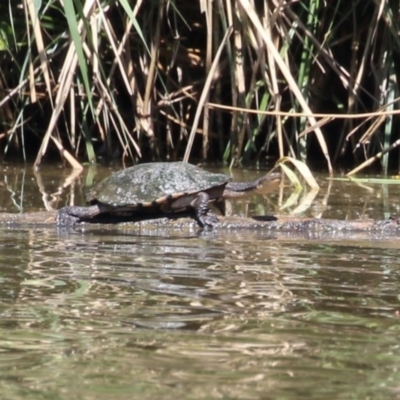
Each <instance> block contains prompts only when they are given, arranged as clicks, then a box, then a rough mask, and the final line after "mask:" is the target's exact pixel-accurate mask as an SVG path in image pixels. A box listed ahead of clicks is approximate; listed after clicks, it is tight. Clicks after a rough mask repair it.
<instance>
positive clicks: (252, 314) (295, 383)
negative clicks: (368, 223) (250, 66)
mask: <svg viewBox="0 0 400 400" xmlns="http://www.w3.org/2000/svg"><path fill="white" fill-rule="evenodd" d="M108 172H109V171H103V170H101V169H97V170H96V171H95V173H93V172H91V174H92V176H90V175H88V174H87V173H86V172H85V173H84V174H82V175H81V176H79V177H78V178H77V180H75V181H71V182H72V183H71V184H69V183H67V184H66V183H65V182H69V181H68V171H62V173H61V174H60V171H57V170H56V169H55V168H52V169H50V168H49V169H46V170H45V171H42V172H41V173H40V174H39V175H37V174H36V175H33V174H32V172H31V169H29V168H28V169H26V170H22V169H20V168H17V167H12V166H9V167H3V170H2V171H0V176H1V177H2V184H1V185H0V206H1V207H2V211H7V212H22V211H23V212H27V211H34V210H44V209H46V208H48V209H49V208H51V207H53V208H57V207H61V206H62V205H65V204H71V203H80V202H82V201H83V198H82V195H81V191H82V189H83V187H84V186H85V185H86V184H87V183H90V181H93V180H94V181H96V180H97V179H98V177H99V176H102V175H105V174H107V173H108ZM237 174H238V176H239V179H242V175H241V174H243V175H244V176H243V178H245V179H250V178H251V177H253V175H257V172H254V171H245V172H242V173H241V174H240V173H239V172H238V173H237ZM66 179H67V181H66ZM318 182H319V183H320V184H321V191H320V192H319V193H318V195H317V196H316V197H315V198H314V200H313V202H312V204H311V205H310V206H309V207H305V206H302V207H303V208H304V211H303V215H309V216H310V215H311V216H323V217H325V218H326V217H328V218H364V217H365V218H366V217H373V218H379V219H383V218H386V217H387V216H388V215H389V214H392V213H396V212H397V211H398V205H397V203H396V201H395V199H398V198H399V189H398V187H397V186H395V185H390V186H383V185H377V184H370V185H362V186H357V185H356V184H354V183H344V182H336V181H334V182H332V181H329V180H327V179H326V177H323V176H320V177H319V179H318ZM306 195H307V193H301V194H299V195H298V197H297V199H296V200H294V201H293V202H292V200H291V198H293V189H292V188H290V187H285V188H284V189H283V190H282V191H277V192H276V193H274V194H271V195H268V197H265V198H264V197H262V196H261V198H257V199H256V198H251V199H247V200H245V201H242V202H240V203H238V204H236V208H235V210H234V212H235V213H239V214H247V213H248V214H251V215H252V214H263V213H276V212H278V209H279V208H281V210H280V211H279V212H280V213H292V212H294V211H295V210H296V209H298V208H299V207H300V205H301V201H302V199H304V198H305V197H306ZM398 249H399V239H398V238H387V237H376V236H374V237H368V235H367V236H366V237H363V238H360V237H351V236H348V237H346V238H318V237H316V238H312V239H310V238H309V237H301V236H299V235H292V236H291V235H284V234H277V233H270V232H262V231H253V232H252V231H227V232H220V231H219V232H213V231H208V232H201V231H198V230H193V229H182V230H170V231H168V230H160V231H151V232H150V231H138V230H135V229H129V228H128V227H126V228H124V227H111V228H110V227H108V228H104V229H101V228H100V229H99V228H93V227H88V228H85V229H77V230H71V231H68V232H66V231H57V229H55V228H53V227H52V228H47V229H44V228H35V227H19V228H17V227H14V228H9V227H0V255H1V256H0V282H1V284H0V352H1V357H0V385H1V388H2V396H3V397H2V398H7V399H18V398H24V399H54V398H57V399H70V398H79V399H115V398H118V399H131V398H141V399H176V398H184V399H212V398H215V399H221V398H224V399H323V398H327V399H332V398H335V399H367V398H370V399H387V398H400V383H399V382H400V373H399V368H398V366H399V365H400V346H399V335H400V321H399V318H400V307H399V282H400V272H399V271H400V262H399V257H398Z"/></svg>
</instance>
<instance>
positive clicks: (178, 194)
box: [57, 162, 280, 227]
mask: <svg viewBox="0 0 400 400" xmlns="http://www.w3.org/2000/svg"><path fill="white" fill-rule="evenodd" d="M279 180H280V174H278V173H274V174H269V175H265V176H263V177H261V178H259V179H257V180H255V181H254V182H229V181H230V177H228V176H226V175H223V174H215V173H212V172H207V171H204V170H203V169H201V168H199V167H196V166H195V165H192V164H189V163H184V162H169V163H164V162H156V163H144V164H139V165H135V166H133V167H130V168H127V169H123V170H121V171H118V172H115V173H114V174H112V175H110V176H109V177H107V178H106V179H104V180H103V181H101V182H100V183H99V184H97V185H96V186H94V187H93V188H92V189H90V190H89V191H88V192H87V195H86V201H87V202H88V203H89V204H91V205H90V206H89V207H75V206H74V207H64V208H62V209H61V210H60V211H59V213H58V218H57V222H58V224H59V225H73V224H74V223H75V222H80V221H85V220H92V219H93V218H96V217H98V216H99V215H100V216H102V217H104V216H106V217H108V218H109V217H111V218H114V219H115V218H118V219H119V220H120V222H121V221H126V220H128V219H132V217H133V218H134V219H139V220H140V219H145V218H149V217H150V218H154V217H158V216H165V214H176V213H182V212H185V213H186V214H187V211H189V212H191V213H192V214H193V217H194V218H195V219H196V221H197V222H198V223H199V225H200V226H201V227H205V226H209V227H212V226H214V225H216V224H217V223H218V218H217V217H216V216H215V215H214V214H213V213H212V212H211V210H210V207H209V203H214V204H215V206H216V207H217V208H218V209H219V210H220V211H221V213H222V214H223V215H225V199H227V198H235V197H241V196H246V195H248V194H249V193H251V192H253V191H256V190H257V189H260V190H261V189H265V186H268V187H271V186H275V188H276V187H277V186H278V185H277V184H278V182H279ZM268 187H267V188H266V189H268Z"/></svg>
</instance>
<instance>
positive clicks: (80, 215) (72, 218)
mask: <svg viewBox="0 0 400 400" xmlns="http://www.w3.org/2000/svg"><path fill="white" fill-rule="evenodd" d="M100 212H101V210H100V208H99V207H98V205H94V206H89V207H76V206H69V207H63V208H60V209H59V210H58V213H57V225H58V226H73V225H75V224H76V223H78V222H82V221H85V220H88V219H91V218H93V217H95V216H96V215H98V214H99V213H100Z"/></svg>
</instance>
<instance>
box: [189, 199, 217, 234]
mask: <svg viewBox="0 0 400 400" xmlns="http://www.w3.org/2000/svg"><path fill="white" fill-rule="evenodd" d="M209 201H210V196H209V195H208V194H207V193H205V192H199V193H197V196H196V198H195V199H194V200H193V201H192V202H191V203H190V205H191V206H192V207H193V208H194V210H195V217H196V220H197V222H198V223H199V225H200V226H201V227H202V228H204V227H213V226H214V225H216V224H217V223H218V218H217V216H216V215H215V214H213V213H212V212H211V211H210V206H209Z"/></svg>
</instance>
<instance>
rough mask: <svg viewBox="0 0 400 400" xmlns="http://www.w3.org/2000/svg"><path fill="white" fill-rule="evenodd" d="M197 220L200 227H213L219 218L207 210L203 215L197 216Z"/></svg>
mask: <svg viewBox="0 0 400 400" xmlns="http://www.w3.org/2000/svg"><path fill="white" fill-rule="evenodd" d="M197 222H198V223H199V225H200V226H201V227H202V228H213V227H214V226H215V225H217V224H218V223H219V219H218V217H217V216H216V215H215V214H213V213H211V212H209V213H207V214H205V215H202V216H198V217H197Z"/></svg>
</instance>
